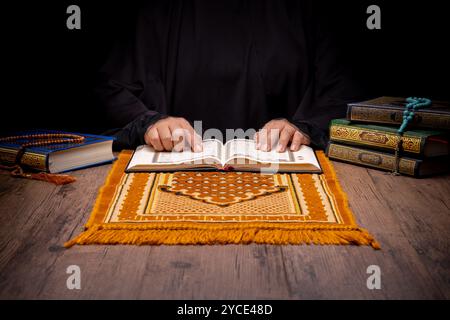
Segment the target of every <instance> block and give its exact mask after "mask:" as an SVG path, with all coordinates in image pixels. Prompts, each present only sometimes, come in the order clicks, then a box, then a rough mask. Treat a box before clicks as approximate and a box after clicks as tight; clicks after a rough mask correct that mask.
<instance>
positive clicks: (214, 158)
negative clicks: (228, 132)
mask: <svg viewBox="0 0 450 320" xmlns="http://www.w3.org/2000/svg"><path fill="white" fill-rule="evenodd" d="M202 145H203V151H202V152H192V151H183V152H157V151H155V150H154V149H153V148H151V147H150V146H140V147H138V148H137V149H136V151H135V152H134V154H133V157H132V158H131V160H130V162H129V164H128V167H127V172H140V171H177V170H205V169H210V170H211V169H216V170H236V171H260V170H262V171H264V170H267V172H271V171H277V172H313V173H321V172H322V169H321V167H320V165H319V162H318V160H317V157H316V154H315V153H314V150H313V149H311V148H310V147H308V146H302V147H301V148H300V150H299V151H296V152H291V151H289V150H286V151H285V152H277V151H275V150H274V151H270V152H265V151H261V150H257V149H256V148H255V141H254V140H248V139H233V140H229V141H227V142H226V143H225V144H222V142H221V141H219V140H217V139H205V140H203V144H202Z"/></svg>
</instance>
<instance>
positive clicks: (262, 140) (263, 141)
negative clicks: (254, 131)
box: [258, 127, 267, 151]
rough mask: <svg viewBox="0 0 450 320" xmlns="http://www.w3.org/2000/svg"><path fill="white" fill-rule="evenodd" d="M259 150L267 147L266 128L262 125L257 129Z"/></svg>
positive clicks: (264, 149)
mask: <svg viewBox="0 0 450 320" xmlns="http://www.w3.org/2000/svg"><path fill="white" fill-rule="evenodd" d="M258 143H259V148H258V149H259V150H262V151H266V149H267V128H265V127H263V128H262V129H261V130H259V131H258Z"/></svg>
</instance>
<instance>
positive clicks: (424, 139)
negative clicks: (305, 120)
mask: <svg viewBox="0 0 450 320" xmlns="http://www.w3.org/2000/svg"><path fill="white" fill-rule="evenodd" d="M399 139H402V148H403V152H404V153H407V154H409V155H413V156H414V157H419V156H422V157H436V156H443V155H448V154H449V139H448V134H447V133H445V132H443V131H437V130H418V129H417V130H409V131H406V132H405V133H404V134H403V136H402V137H400V135H398V134H397V128H395V127H389V126H380V125H370V124H355V123H351V122H350V121H348V120H346V119H335V120H332V121H331V125H330V140H331V141H333V142H337V143H341V144H350V145H356V146H362V147H366V148H369V149H379V150H385V151H389V152H392V153H393V152H395V149H396V147H397V144H398V141H399Z"/></svg>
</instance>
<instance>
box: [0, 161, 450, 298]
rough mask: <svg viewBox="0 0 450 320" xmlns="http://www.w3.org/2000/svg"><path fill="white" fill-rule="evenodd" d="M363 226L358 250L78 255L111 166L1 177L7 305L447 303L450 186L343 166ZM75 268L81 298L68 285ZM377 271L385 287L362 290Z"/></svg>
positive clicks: (0, 292) (134, 250)
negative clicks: (57, 181)
mask: <svg viewBox="0 0 450 320" xmlns="http://www.w3.org/2000/svg"><path fill="white" fill-rule="evenodd" d="M335 167H336V171H337V173H338V177H339V178H340V181H341V184H342V187H343V189H344V191H346V192H347V194H348V198H349V201H350V206H351V208H352V210H353V212H354V214H355V217H356V219H357V221H358V223H359V225H360V226H362V227H364V228H367V229H368V230H369V231H370V232H371V233H372V234H373V235H374V236H375V238H376V239H377V240H378V242H379V243H380V244H381V247H382V250H379V251H375V250H373V249H372V248H370V247H356V246H305V245H303V246H272V245H227V246H142V247H138V246H75V247H73V248H71V249H65V248H64V247H63V246H62V245H63V243H64V242H65V241H67V240H69V239H70V238H72V237H73V235H75V234H78V233H79V232H81V231H82V229H83V225H84V223H85V222H86V221H87V219H88V217H89V214H90V211H91V209H92V206H93V204H94V201H95V198H96V195H97V192H98V189H99V187H100V186H101V185H102V184H103V182H104V179H105V177H106V175H107V173H108V170H109V169H110V168H111V166H110V165H105V166H101V167H95V168H90V169H85V170H81V171H77V172H74V175H75V176H76V177H77V178H78V181H77V182H76V183H74V184H71V185H66V186H54V185H51V184H48V183H43V182H39V181H30V180H23V179H14V178H11V177H9V176H8V175H7V174H0V230H1V233H0V298H2V299H15V298H20V299H47V298H48V299H58V298H59V299H77V298H85V299H97V298H102V299H113V298H114V299H449V298H450V248H449V245H450V176H448V175H447V176H441V177H434V178H427V179H413V178H409V177H394V176H391V175H389V174H386V173H384V172H379V171H375V170H370V169H365V168H360V167H355V166H351V165H347V164H343V163H335ZM70 265H78V266H79V267H80V268H81V289H80V290H69V289H67V286H66V280H67V277H68V274H66V269H67V267H68V266H70ZM370 265H377V266H379V267H380V269H381V289H380V290H369V289H368V288H367V286H366V281H367V277H368V276H369V275H368V274H367V273H366V270H367V267H368V266H370Z"/></svg>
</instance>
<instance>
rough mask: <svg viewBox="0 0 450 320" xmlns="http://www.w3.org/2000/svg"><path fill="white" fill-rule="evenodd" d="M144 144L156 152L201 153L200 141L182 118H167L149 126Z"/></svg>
mask: <svg viewBox="0 0 450 320" xmlns="http://www.w3.org/2000/svg"><path fill="white" fill-rule="evenodd" d="M144 139H145V143H146V144H148V145H149V146H152V147H153V148H154V149H155V150H156V151H164V150H165V151H172V150H174V151H183V150H186V149H189V150H190V149H192V151H194V152H200V151H202V139H201V138H200V136H199V135H198V134H197V133H196V132H195V131H194V128H192V126H191V124H190V123H189V122H188V121H187V120H186V119H184V118H176V117H168V118H164V119H161V120H159V121H157V122H155V123H154V124H153V125H151V126H149V127H148V129H147V132H146V133H145V136H144Z"/></svg>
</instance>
